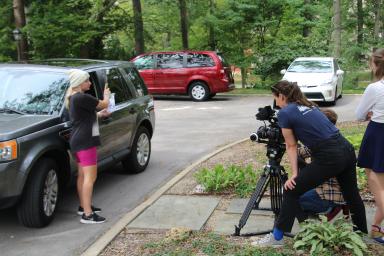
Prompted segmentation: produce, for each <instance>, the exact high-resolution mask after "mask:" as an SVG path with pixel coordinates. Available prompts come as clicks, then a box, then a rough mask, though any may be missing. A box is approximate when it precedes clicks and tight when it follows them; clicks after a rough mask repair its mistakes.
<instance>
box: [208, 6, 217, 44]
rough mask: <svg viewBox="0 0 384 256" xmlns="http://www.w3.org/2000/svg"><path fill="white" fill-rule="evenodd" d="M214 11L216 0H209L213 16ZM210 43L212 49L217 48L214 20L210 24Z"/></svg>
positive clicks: (210, 13)
mask: <svg viewBox="0 0 384 256" xmlns="http://www.w3.org/2000/svg"><path fill="white" fill-rule="evenodd" d="M214 13H215V0H209V15H211V16H212V15H213V14H214ZM208 45H209V48H210V49H211V50H212V51H214V50H216V39H215V28H214V24H213V23H212V22H210V23H209V24H208Z"/></svg>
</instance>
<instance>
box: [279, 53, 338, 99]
mask: <svg viewBox="0 0 384 256" xmlns="http://www.w3.org/2000/svg"><path fill="white" fill-rule="evenodd" d="M280 73H281V74H282V75H284V76H283V78H282V80H287V81H290V82H297V84H298V85H299V87H300V89H301V91H302V92H303V93H304V94H305V96H306V97H307V98H308V99H309V100H311V101H325V102H330V103H331V104H332V105H334V104H336V100H337V99H338V98H341V97H342V90H343V74H344V71H343V70H341V69H340V68H339V65H338V64H337V61H336V59H335V58H332V57H301V58H297V59H295V60H294V61H293V62H292V63H291V65H289V67H288V69H283V70H281V72H280Z"/></svg>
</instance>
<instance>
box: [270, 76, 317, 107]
mask: <svg viewBox="0 0 384 256" xmlns="http://www.w3.org/2000/svg"><path fill="white" fill-rule="evenodd" d="M271 91H272V93H273V94H274V95H276V96H279V94H282V95H284V96H285V97H286V98H287V101H288V102H289V103H297V104H299V105H303V106H307V107H313V106H317V105H316V104H315V103H313V102H311V101H309V100H308V99H307V98H306V97H305V95H304V94H303V93H302V92H301V90H300V88H299V86H298V85H297V83H296V82H288V81H286V80H282V81H279V82H277V83H276V84H275V85H273V86H272V87H271Z"/></svg>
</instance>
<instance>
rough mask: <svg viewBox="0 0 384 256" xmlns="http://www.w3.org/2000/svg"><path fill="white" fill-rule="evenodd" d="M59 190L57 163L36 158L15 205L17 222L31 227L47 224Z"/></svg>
mask: <svg viewBox="0 0 384 256" xmlns="http://www.w3.org/2000/svg"><path fill="white" fill-rule="evenodd" d="M59 192H60V187H59V173H58V167H57V164H56V163H55V161H53V160H52V159H49V158H42V159H40V160H38V162H37V163H36V165H35V166H34V167H33V169H32V171H31V173H30V176H29V177H28V180H27V183H26V187H25V189H24V193H23V196H22V199H21V201H20V203H19V204H18V206H17V216H18V219H19V222H20V223H21V224H23V225H24V226H27V227H32V228H41V227H45V226H47V225H48V224H49V223H51V221H52V220H53V218H54V217H55V214H56V209H57V204H58V201H59V200H58V199H59Z"/></svg>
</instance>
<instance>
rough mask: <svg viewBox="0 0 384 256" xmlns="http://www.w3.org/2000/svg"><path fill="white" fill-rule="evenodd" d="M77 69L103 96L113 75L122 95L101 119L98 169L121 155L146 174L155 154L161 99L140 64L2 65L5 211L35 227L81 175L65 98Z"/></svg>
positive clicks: (0, 165)
mask: <svg viewBox="0 0 384 256" xmlns="http://www.w3.org/2000/svg"><path fill="white" fill-rule="evenodd" d="M70 68H79V69H82V70H85V71H87V72H88V73H89V74H90V80H91V82H92V85H93V86H92V87H91V90H89V91H88V92H87V93H90V94H92V95H94V96H95V97H98V98H99V99H102V97H103V96H102V95H103V93H102V92H103V89H104V88H103V87H104V84H105V82H106V81H108V84H109V87H110V89H111V91H112V92H113V93H115V102H116V106H115V109H114V112H113V113H112V114H111V116H110V117H108V118H106V119H103V120H99V121H100V122H99V123H100V135H101V136H100V137H101V142H102V145H101V146H100V147H99V149H98V153H99V155H98V156H99V157H98V158H99V163H98V164H99V170H103V169H106V168H107V167H110V166H112V165H113V164H115V163H117V162H120V161H121V162H122V164H123V166H124V168H125V169H126V170H127V172H133V173H139V172H142V171H144V170H145V168H146V167H147V165H148V162H149V158H150V155H151V138H152V134H153V131H154V126H155V114H154V104H153V99H152V97H151V96H149V95H148V91H147V87H146V86H145V84H144V82H143V80H142V78H141V77H140V75H139V73H138V72H137V70H136V68H135V67H134V66H133V64H131V63H129V62H117V61H95V60H79V59H52V60H45V61H39V62H34V63H33V64H1V65H0V209H2V208H8V207H11V206H16V209H17V215H18V219H19V221H20V222H21V223H22V224H24V225H25V226H28V227H44V226H46V225H48V224H49V223H50V222H51V221H52V220H53V218H54V216H55V212H56V209H57V204H58V201H59V198H60V193H61V192H62V191H63V187H64V186H65V185H67V184H69V183H71V180H73V178H74V177H75V176H76V163H75V161H74V160H73V159H72V155H71V154H70V152H69V145H68V138H69V135H70V132H71V123H70V121H69V118H68V112H67V110H66V108H65V107H64V104H63V103H64V95H65V92H66V89H67V87H68V85H69V81H68V76H67V74H66V72H67V71H68V70H69V69H70Z"/></svg>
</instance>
